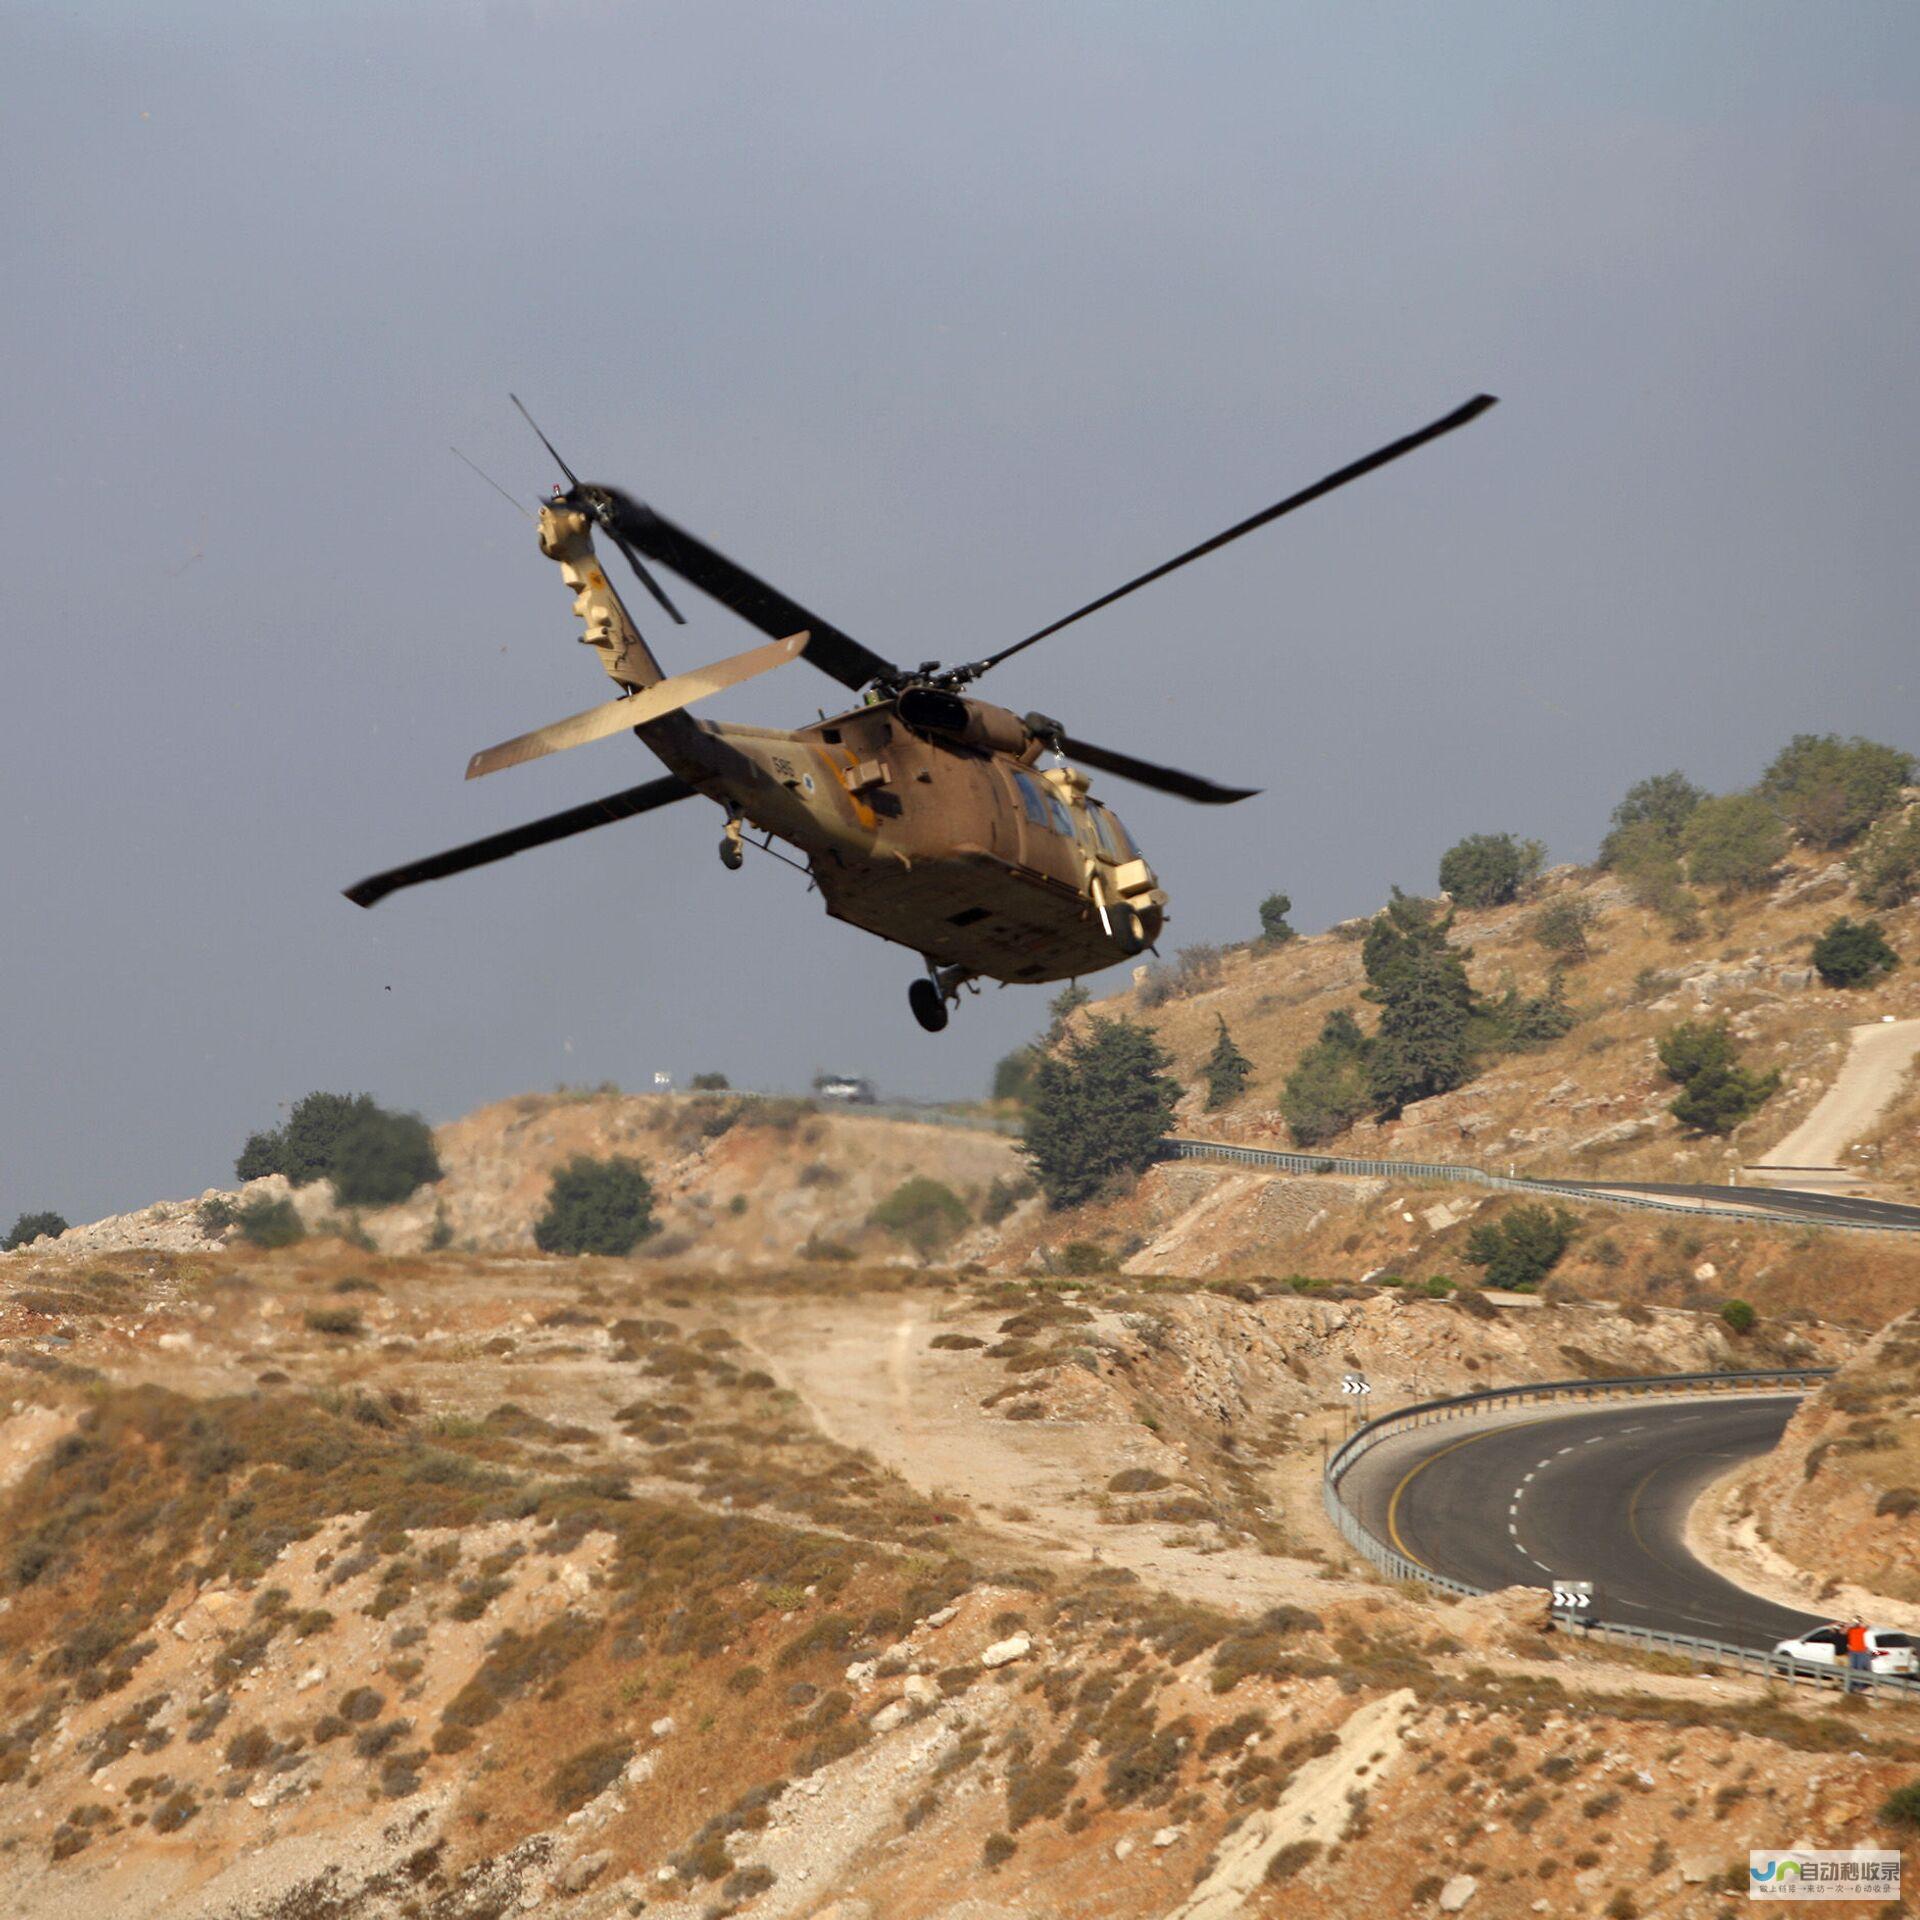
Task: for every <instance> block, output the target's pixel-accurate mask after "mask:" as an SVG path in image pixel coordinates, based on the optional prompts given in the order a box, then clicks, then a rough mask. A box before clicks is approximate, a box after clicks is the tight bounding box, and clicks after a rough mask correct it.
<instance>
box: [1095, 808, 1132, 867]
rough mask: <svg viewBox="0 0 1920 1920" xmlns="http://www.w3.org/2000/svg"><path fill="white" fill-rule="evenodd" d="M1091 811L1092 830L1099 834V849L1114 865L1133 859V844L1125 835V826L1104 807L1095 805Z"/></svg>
mask: <svg viewBox="0 0 1920 1920" xmlns="http://www.w3.org/2000/svg"><path fill="white" fill-rule="evenodd" d="M1092 811H1093V825H1094V831H1095V832H1096V833H1098V834H1099V836H1100V851H1101V852H1102V853H1104V854H1105V855H1106V856H1107V858H1108V859H1109V860H1111V861H1112V862H1113V864H1114V865H1115V866H1121V865H1123V864H1124V863H1125V862H1126V861H1128V860H1131V859H1133V858H1134V845H1133V842H1132V840H1131V839H1130V838H1129V837H1128V835H1127V830H1126V828H1125V827H1123V826H1122V825H1121V824H1120V822H1119V820H1118V819H1117V818H1116V817H1115V816H1114V815H1113V814H1111V813H1109V812H1108V811H1107V810H1106V808H1105V807H1101V806H1096V807H1094V808H1093V810H1092Z"/></svg>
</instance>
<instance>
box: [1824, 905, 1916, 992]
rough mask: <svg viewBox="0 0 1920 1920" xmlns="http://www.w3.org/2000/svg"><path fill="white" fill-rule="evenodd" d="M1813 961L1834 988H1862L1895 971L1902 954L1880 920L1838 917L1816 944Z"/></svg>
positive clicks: (1825, 979) (1828, 983)
mask: <svg viewBox="0 0 1920 1920" xmlns="http://www.w3.org/2000/svg"><path fill="white" fill-rule="evenodd" d="M1813 964H1814V968H1815V970H1816V971H1817V972H1818V973H1819V975H1820V978H1821V979H1822V980H1824V981H1825V982H1826V983H1827V985H1828V986H1830V987H1862V986H1865V985H1866V984H1867V982H1868V981H1869V980H1877V979H1878V978H1879V977H1880V976H1881V975H1882V974H1883V973H1891V972H1892V971H1893V970H1894V968H1895V967H1897V966H1898V965H1899V964H1900V956H1899V955H1898V954H1897V953H1895V952H1894V950H1893V949H1892V947H1890V946H1889V945H1888V944H1887V930H1886V929H1885V928H1884V927H1883V926H1882V925H1881V924H1880V922H1879V921H1878V920H1847V919H1839V920H1836V921H1835V922H1834V923H1833V924H1832V926H1830V927H1829V928H1828V929H1827V930H1826V932H1825V933H1823V934H1822V935H1821V936H1820V938H1819V939H1818V940H1816V941H1815V942H1814V943H1813Z"/></svg>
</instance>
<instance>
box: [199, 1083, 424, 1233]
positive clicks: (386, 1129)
mask: <svg viewBox="0 0 1920 1920" xmlns="http://www.w3.org/2000/svg"><path fill="white" fill-rule="evenodd" d="M440 1171H441V1170H440V1160H439V1156H438V1155H437V1154H436V1153H435V1151H434V1146H433V1135H432V1132H431V1131H430V1130H429V1128H428V1126H427V1124H426V1122H425V1121H424V1120H422V1119H420V1118H419V1116H418V1115H417V1114H410V1113H395V1112H392V1111H390V1110H389V1109H388V1108H386V1107H382V1106H381V1105H379V1104H378V1102H376V1101H375V1100H374V1098H373V1096H372V1095H371V1094H366V1093H355V1094H346V1093H310V1094H308V1095H307V1096H306V1097H305V1098H304V1099H302V1100H299V1101H296V1102H295V1103H294V1107H293V1111H292V1112H291V1113H289V1114H288V1115H287V1123H286V1125H285V1126H283V1127H278V1128H275V1129H274V1130H273V1131H271V1132H268V1133H255V1134H250V1135H249V1136H248V1138H247V1143H246V1145H245V1146H244V1147H243V1148H242V1149H241V1152H240V1157H239V1159H238V1160H236V1161H235V1162H234V1172H235V1173H236V1174H238V1175H239V1177H240V1178H241V1179H242V1180H259V1179H261V1178H263V1177H264V1176H266V1175H267V1174H270V1173H282V1174H285V1175H286V1177H287V1179H288V1180H289V1181H290V1182H291V1183H292V1184H293V1185H294V1186H296V1187H304V1186H308V1185H311V1184H312V1182H314V1181H316V1180H331V1181H332V1182H333V1183H334V1187H335V1190H336V1192H337V1193H338V1195H339V1198H340V1201H341V1204H342V1205H344V1206H350V1207H384V1206H393V1205H395V1204H397V1203H398V1202H399V1201H402V1200H404V1199H406V1198H407V1197H408V1195H409V1194H411V1193H413V1192H414V1190H415V1189H416V1188H418V1187H421V1186H424V1185H427V1184H429V1183H430V1182H432V1181H435V1180H438V1179H439V1178H440Z"/></svg>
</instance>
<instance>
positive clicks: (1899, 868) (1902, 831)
mask: <svg viewBox="0 0 1920 1920" xmlns="http://www.w3.org/2000/svg"><path fill="white" fill-rule="evenodd" d="M1851 865H1852V867H1853V888H1854V891H1855V892H1856V893H1857V894H1859V896H1860V898H1861V899H1862V900H1864V901H1865V902H1866V903H1867V905H1868V906H1870V907H1902V906H1905V905H1906V903H1907V902H1908V901H1909V900H1911V899H1912V898H1913V897H1914V896H1915V895H1916V894H1920V808H1915V809H1913V810H1912V811H1910V812H1909V813H1908V814H1907V815H1906V817H1905V818H1904V819H1899V820H1883V821H1881V823H1880V824H1879V825H1878V826H1877V827H1875V828H1874V830H1873V831H1872V833H1870V834H1869V835H1868V836H1867V838H1866V839H1865V840H1864V841H1862V842H1861V844H1860V845H1859V847H1858V848H1856V849H1855V851H1854V854H1853V858H1852V861H1851Z"/></svg>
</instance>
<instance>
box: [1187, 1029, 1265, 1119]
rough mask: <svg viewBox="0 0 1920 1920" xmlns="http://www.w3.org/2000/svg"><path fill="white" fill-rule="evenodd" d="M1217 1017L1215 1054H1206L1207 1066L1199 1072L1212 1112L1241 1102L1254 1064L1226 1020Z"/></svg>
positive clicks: (1210, 1111)
mask: <svg viewBox="0 0 1920 1920" xmlns="http://www.w3.org/2000/svg"><path fill="white" fill-rule="evenodd" d="M1214 1018H1215V1019H1216V1020H1217V1021H1219V1025H1220V1037H1219V1039H1217V1040H1216V1041H1215V1042H1214V1043H1213V1051H1212V1052H1211V1053H1210V1054H1208V1055H1207V1058H1206V1064H1205V1065H1204V1066H1202V1067H1201V1069H1200V1073H1201V1077H1202V1078H1203V1079H1204V1080H1205V1081H1206V1083H1207V1111H1208V1112H1209V1113H1213V1112H1216V1111H1217V1110H1218V1109H1219V1108H1221V1107H1224V1106H1227V1105H1228V1104H1229V1103H1230V1102H1232V1101H1235V1100H1237V1099H1239V1097H1240V1096H1241V1094H1243V1093H1244V1092H1245V1091H1246V1087H1247V1077H1248V1075H1250V1074H1251V1073H1252V1072H1253V1062H1252V1061H1251V1060H1249V1059H1248V1058H1247V1056H1246V1055H1245V1054H1244V1053H1242V1052H1241V1051H1240V1049H1239V1048H1238V1047H1236V1046H1235V1045H1234V1044H1233V1036H1232V1035H1231V1034H1230V1033H1228V1031H1227V1023H1226V1020H1225V1019H1224V1018H1223V1017H1222V1016H1220V1015H1218V1014H1216V1015H1215V1016H1214Z"/></svg>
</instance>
